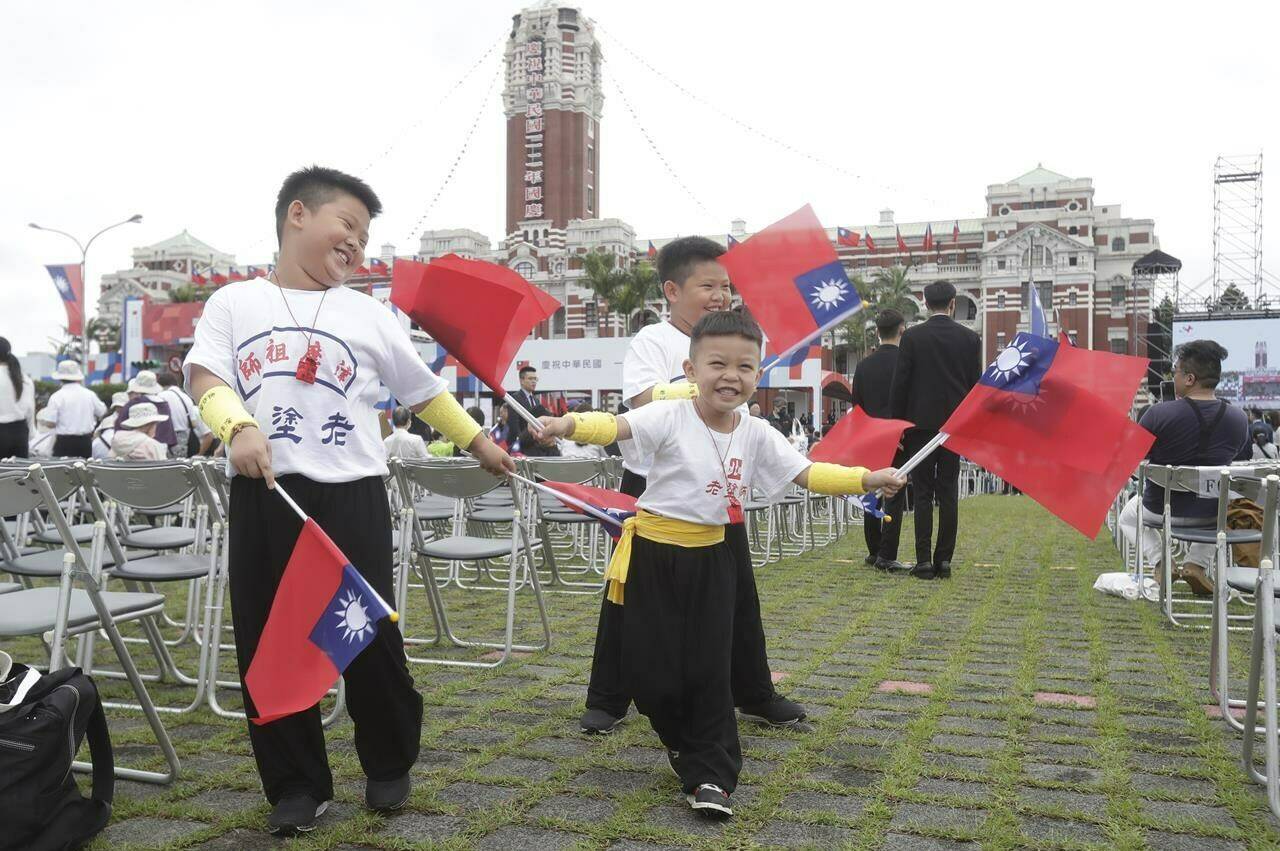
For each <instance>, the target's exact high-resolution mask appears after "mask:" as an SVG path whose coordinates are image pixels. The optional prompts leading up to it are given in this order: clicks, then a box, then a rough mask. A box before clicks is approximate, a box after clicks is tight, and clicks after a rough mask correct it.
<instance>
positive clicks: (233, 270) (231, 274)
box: [227, 266, 245, 281]
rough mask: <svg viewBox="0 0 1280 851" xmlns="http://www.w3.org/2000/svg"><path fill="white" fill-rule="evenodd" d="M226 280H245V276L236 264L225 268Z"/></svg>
mask: <svg viewBox="0 0 1280 851" xmlns="http://www.w3.org/2000/svg"><path fill="white" fill-rule="evenodd" d="M227 280H228V281H243V280H245V276H244V273H243V272H241V271H240V268H239V267H238V266H232V267H230V268H229V269H227Z"/></svg>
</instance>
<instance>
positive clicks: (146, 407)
mask: <svg viewBox="0 0 1280 851" xmlns="http://www.w3.org/2000/svg"><path fill="white" fill-rule="evenodd" d="M168 419H169V415H168V414H162V413H160V412H159V411H157V410H156V405H155V403H154V402H137V403H135V404H134V405H133V406H132V408H131V410H130V411H129V418H128V419H125V420H121V421H120V422H119V424H118V425H117V427H116V433H115V436H113V437H112V438H111V457H112V458H115V459H119V460H124V461H163V460H164V459H165V456H166V455H168V452H167V451H166V449H165V446H164V444H163V443H161V442H160V441H158V440H156V429H157V428H159V426H160V424H161V423H163V422H167V421H168Z"/></svg>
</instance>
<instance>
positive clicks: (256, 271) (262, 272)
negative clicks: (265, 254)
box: [249, 266, 268, 280]
mask: <svg viewBox="0 0 1280 851" xmlns="http://www.w3.org/2000/svg"><path fill="white" fill-rule="evenodd" d="M267 274H268V272H267V270H266V269H263V268H262V267H261V266H250V267H249V279H250V280H253V279H254V278H265V277H266V276H267Z"/></svg>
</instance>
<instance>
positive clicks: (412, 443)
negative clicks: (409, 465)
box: [382, 428, 428, 460]
mask: <svg viewBox="0 0 1280 851" xmlns="http://www.w3.org/2000/svg"><path fill="white" fill-rule="evenodd" d="M382 445H383V447H385V449H386V452H387V457H388V458H408V459H411V460H412V459H416V458H426V457H428V456H427V442H426V441H425V440H423V439H422V438H421V437H418V435H416V434H414V433H413V432H411V431H409V430H408V429H407V428H398V429H395V430H393V431H392V432H391V434H389V435H387V437H386V439H385V440H383V441H382Z"/></svg>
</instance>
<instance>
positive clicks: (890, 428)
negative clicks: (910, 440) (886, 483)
mask: <svg viewBox="0 0 1280 851" xmlns="http://www.w3.org/2000/svg"><path fill="white" fill-rule="evenodd" d="M911 426H912V423H910V422H908V421H907V420H891V419H880V418H878V417H872V416H869V415H868V414H867V412H866V411H864V410H862V407H861V406H859V405H855V406H854V407H853V410H851V411H850V412H849V413H847V414H845V415H844V416H843V417H841V418H840V421H839V422H837V423H836V424H835V425H834V426H832V427H831V430H830V431H828V432H827V433H826V434H824V435H823V436H822V440H820V441H818V445H817V446H815V447H813V449H811V450H809V460H810V461H826V462H828V463H831V464H843V465H845V466H846V467H853V466H857V467H866V468H867V469H869V470H881V469H883V468H885V467H888V466H890V465H891V464H893V456H894V455H895V454H896V453H897V451H898V444H899V443H900V442H902V433H903V432H904V431H906V430H907V429H909V428H911Z"/></svg>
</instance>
